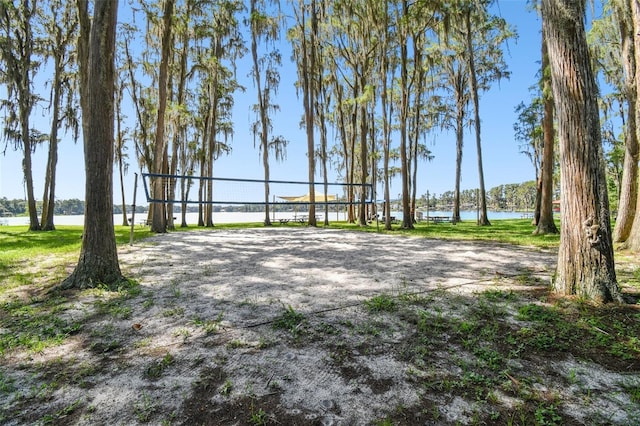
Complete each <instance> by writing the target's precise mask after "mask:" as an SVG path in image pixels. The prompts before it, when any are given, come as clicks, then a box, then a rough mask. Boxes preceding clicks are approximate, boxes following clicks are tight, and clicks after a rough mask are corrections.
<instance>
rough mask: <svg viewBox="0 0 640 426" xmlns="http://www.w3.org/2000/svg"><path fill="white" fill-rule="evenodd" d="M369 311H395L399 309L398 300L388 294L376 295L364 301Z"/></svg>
mask: <svg viewBox="0 0 640 426" xmlns="http://www.w3.org/2000/svg"><path fill="white" fill-rule="evenodd" d="M364 305H365V306H366V307H367V309H368V310H369V312H394V311H395V310H396V309H397V305H396V301H395V299H394V298H393V297H391V296H389V295H387V294H381V295H378V296H374V297H372V298H371V299H369V300H365V301H364Z"/></svg>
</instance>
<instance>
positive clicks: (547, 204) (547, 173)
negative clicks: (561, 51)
mask: <svg viewBox="0 0 640 426" xmlns="http://www.w3.org/2000/svg"><path fill="white" fill-rule="evenodd" d="M542 81H543V84H542V96H543V99H544V117H543V119H542V129H543V136H544V142H543V143H544V145H543V147H542V167H541V169H542V170H541V176H540V178H541V186H542V188H541V191H540V217H539V218H538V221H537V223H536V225H537V226H536V230H535V231H534V234H537V235H544V234H557V233H558V228H557V227H556V224H555V222H554V220H553V165H554V153H553V145H554V143H555V134H554V129H553V95H552V93H551V74H550V73H549V54H548V51H547V42H546V37H545V32H544V30H543V31H542Z"/></svg>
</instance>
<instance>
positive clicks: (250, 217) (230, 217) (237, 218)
mask: <svg viewBox="0 0 640 426" xmlns="http://www.w3.org/2000/svg"><path fill="white" fill-rule="evenodd" d="M422 213H423V217H424V218H426V216H427V215H426V212H422ZM301 214H303V213H298V215H301ZM391 214H392V216H395V217H396V218H398V219H400V218H402V213H401V212H392V213H391ZM531 214H532V212H511V211H510V212H504V211H503V212H500V211H490V212H488V213H487V215H488V216H489V220H491V219H522V218H526V216H525V215H531ZM321 215H322V212H320V213H319V216H321ZM460 215H461V219H462V220H476V218H477V216H476V211H475V210H472V211H471V210H465V211H461V212H460ZM127 216H128V217H129V218H130V217H131V215H130V214H128V215H127ZM295 216H296V213H292V212H276V213H275V219H276V220H277V219H281V218H294V217H295ZM429 216H451V212H450V211H444V210H430V211H429ZM174 217H175V218H176V219H175V221H176V222H177V223H178V224H179V223H180V222H181V221H182V216H181V213H175V214H174ZM270 218H271V219H274V214H273V213H272V214H270ZM144 220H146V213H139V212H136V216H135V220H134V221H135V222H136V224H138V223H142V222H143V221H144ZM335 220H338V221H344V220H346V216H345V213H344V212H340V213H336V212H330V213H329V221H335ZM113 221H114V222H113V223H114V224H116V225H120V224H121V223H122V213H116V214H114V215H113ZM263 221H264V212H214V213H213V223H250V222H263ZM197 223H198V213H187V224H189V225H196V224H197ZM28 224H29V217H28V216H5V217H2V218H0V225H9V226H21V225H28ZM54 224H55V225H76V226H78V225H79V226H82V225H84V215H55V217H54Z"/></svg>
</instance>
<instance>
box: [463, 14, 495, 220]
mask: <svg viewBox="0 0 640 426" xmlns="http://www.w3.org/2000/svg"><path fill="white" fill-rule="evenodd" d="M465 18H466V23H467V28H466V30H467V31H466V33H467V34H466V35H467V55H468V58H467V60H468V61H469V82H470V83H471V99H472V100H473V108H474V113H475V127H476V150H477V152H478V183H479V185H480V217H479V218H478V225H480V226H489V225H491V222H489V218H488V217H487V193H486V190H485V188H484V171H483V168H482V139H481V133H480V102H479V100H478V81H477V77H476V66H475V58H474V53H473V41H472V37H471V31H472V29H471V10H470V9H468V10H467V12H466V16H465Z"/></svg>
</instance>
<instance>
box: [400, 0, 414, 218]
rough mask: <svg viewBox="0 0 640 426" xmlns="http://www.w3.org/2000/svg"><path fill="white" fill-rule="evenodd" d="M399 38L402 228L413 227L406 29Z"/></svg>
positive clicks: (404, 12)
mask: <svg viewBox="0 0 640 426" xmlns="http://www.w3.org/2000/svg"><path fill="white" fill-rule="evenodd" d="M408 9H409V4H408V2H407V0H403V1H402V16H403V17H405V19H406V17H407V16H408ZM405 25H406V24H405ZM400 33H401V34H402V35H401V39H404V41H405V42H401V45H400V86H401V87H400V91H401V97H402V99H401V103H400V123H399V125H400V162H401V173H402V228H403V229H413V228H414V227H413V221H412V220H411V206H410V204H409V178H410V177H409V159H408V155H407V151H408V147H407V116H408V109H409V76H408V67H409V65H408V62H409V59H408V56H409V55H408V52H407V44H406V39H407V36H406V29H401V30H400Z"/></svg>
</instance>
